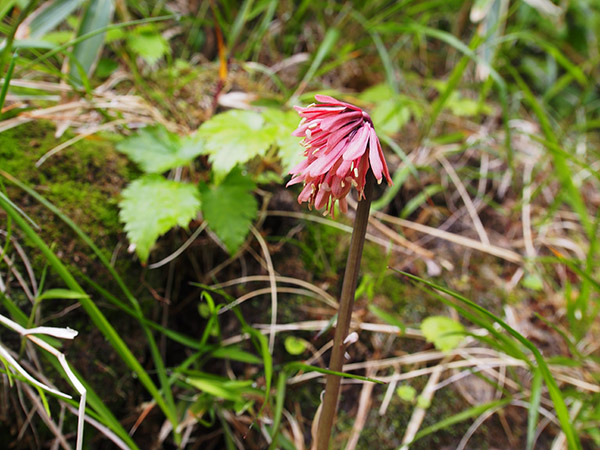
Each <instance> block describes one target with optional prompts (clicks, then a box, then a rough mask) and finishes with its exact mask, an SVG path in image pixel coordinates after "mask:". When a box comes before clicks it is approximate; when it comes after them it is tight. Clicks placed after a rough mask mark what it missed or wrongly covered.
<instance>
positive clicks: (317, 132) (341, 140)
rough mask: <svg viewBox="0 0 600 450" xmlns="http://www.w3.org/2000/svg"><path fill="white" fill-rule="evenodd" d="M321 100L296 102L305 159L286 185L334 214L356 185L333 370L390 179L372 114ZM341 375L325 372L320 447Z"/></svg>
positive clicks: (339, 363)
mask: <svg viewBox="0 0 600 450" xmlns="http://www.w3.org/2000/svg"><path fill="white" fill-rule="evenodd" d="M315 99H316V100H317V102H318V103H313V104H311V105H309V106H307V107H306V108H302V107H299V106H296V107H295V108H296V111H298V114H299V115H300V117H302V120H301V121H300V125H299V126H298V128H297V129H296V130H295V131H294V133H293V135H294V136H300V137H304V139H303V140H302V142H301V145H302V146H303V147H304V159H303V160H302V161H301V162H300V163H299V164H298V165H296V166H295V167H294V168H293V169H292V170H290V173H291V174H292V175H293V177H292V179H291V180H290V181H289V182H288V184H287V186H291V185H294V184H299V183H302V184H303V185H304V187H303V189H302V192H300V195H298V203H303V202H307V203H308V206H309V208H310V207H313V206H314V207H315V208H316V209H323V208H325V214H331V215H332V216H333V214H334V211H335V204H336V202H337V204H338V206H339V210H340V211H341V212H343V213H345V212H347V210H348V203H347V202H346V196H347V195H348V193H349V192H350V190H351V189H352V187H354V188H355V189H356V192H357V194H358V207H357V209H356V217H355V219H354V229H353V231H352V239H351V240H350V251H349V253H348V261H347V263H346V272H345V273H344V280H343V284H342V294H341V297H340V304H339V310H338V319H337V326H336V328H335V337H334V339H333V349H332V351H331V359H330V361H329V370H331V371H333V372H338V373H339V372H342V368H343V366H344V354H345V339H346V337H347V336H348V330H349V328H350V319H351V318H352V307H353V305H354V295H355V292H356V283H357V281H358V272H359V270H360V260H361V258H362V251H363V247H364V243H365V236H366V234H367V225H368V223H369V209H370V207H371V200H372V197H373V186H374V184H375V180H377V182H378V183H379V182H381V181H382V180H384V179H385V180H386V181H387V183H388V184H389V185H391V184H392V179H391V177H390V172H389V170H388V167H387V163H386V162H385V157H384V155H383V150H382V149H381V144H380V142H379V138H378V137H377V133H376V132H375V128H374V126H373V121H372V120H371V117H370V116H369V114H367V113H366V112H365V111H363V110H362V109H360V108H359V107H357V106H354V105H352V104H350V103H345V102H341V101H339V100H336V99H335V98H333V97H329V96H327V95H316V96H315ZM340 385H341V378H340V376H339V375H332V374H328V375H327V382H326V386H325V397H324V399H323V403H322V405H321V412H320V414H317V416H318V418H315V423H313V426H315V425H316V426H317V437H316V444H317V446H316V447H317V450H327V449H328V447H329V439H330V437H331V431H332V428H333V422H334V420H335V416H336V412H337V404H338V399H339V393H340Z"/></svg>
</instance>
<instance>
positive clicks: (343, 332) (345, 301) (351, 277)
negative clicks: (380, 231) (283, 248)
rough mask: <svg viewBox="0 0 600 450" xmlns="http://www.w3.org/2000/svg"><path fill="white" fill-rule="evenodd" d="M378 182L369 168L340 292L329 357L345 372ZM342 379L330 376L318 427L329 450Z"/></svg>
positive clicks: (320, 444)
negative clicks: (347, 342)
mask: <svg viewBox="0 0 600 450" xmlns="http://www.w3.org/2000/svg"><path fill="white" fill-rule="evenodd" d="M374 182H375V178H374V176H373V174H372V173H371V171H369V172H368V174H367V180H366V183H365V189H364V198H363V199H362V200H360V201H359V202H358V206H357V208H356V217H355V219H354V228H353V230H352V238H351V240H350V250H349V252H348V260H347V262H346V271H345V273H344V281H343V284H342V294H341V296H340V305H339V310H338V319H337V325H336V327H335V335H334V338H333V348H332V351H331V359H330V360H329V370H332V371H334V372H341V371H342V368H343V365H344V353H345V345H344V340H345V339H346V336H348V330H349V328H350V319H351V318H352V308H353V306H354V294H355V292H356V283H357V281H358V272H359V270H360V260H361V258H362V252H363V247H364V243H365V235H366V233H367V225H368V223H369V210H370V208H371V200H372V198H373V185H374ZM341 381H342V380H341V377H340V376H339V375H331V374H329V375H327V377H326V384H325V396H324V398H323V406H322V409H321V415H320V418H319V425H318V429H317V450H328V448H329V439H330V437H331V431H332V429H333V422H334V420H335V416H336V412H337V405H338V400H339V396H340V384H341Z"/></svg>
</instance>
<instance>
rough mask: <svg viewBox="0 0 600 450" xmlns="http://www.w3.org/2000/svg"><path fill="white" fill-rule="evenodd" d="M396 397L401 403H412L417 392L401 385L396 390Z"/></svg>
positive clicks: (406, 385) (412, 388)
mask: <svg viewBox="0 0 600 450" xmlns="http://www.w3.org/2000/svg"><path fill="white" fill-rule="evenodd" d="M396 395H397V396H398V397H400V399H402V400H403V401H405V402H409V403H412V402H413V401H414V400H415V398H417V390H416V389H415V388H414V387H412V386H411V385H410V384H403V385H402V386H400V387H399V388H398V389H396Z"/></svg>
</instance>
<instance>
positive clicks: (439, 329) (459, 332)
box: [421, 316, 465, 352]
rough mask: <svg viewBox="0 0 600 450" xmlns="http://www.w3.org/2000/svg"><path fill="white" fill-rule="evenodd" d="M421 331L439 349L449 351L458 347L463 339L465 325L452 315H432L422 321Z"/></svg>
mask: <svg viewBox="0 0 600 450" xmlns="http://www.w3.org/2000/svg"><path fill="white" fill-rule="evenodd" d="M421 331H422V332H423V335H424V336H425V339H427V341H428V342H431V343H433V345H435V347H436V348H437V349H438V350H441V351H443V352H448V351H450V350H452V349H455V348H456V347H458V345H459V344H460V342H461V341H462V340H463V338H464V333H465V327H463V326H462V324H461V323H459V322H457V321H456V320H453V319H451V318H450V317H445V316H431V317H427V318H426V319H425V320H424V321H423V322H422V323H421Z"/></svg>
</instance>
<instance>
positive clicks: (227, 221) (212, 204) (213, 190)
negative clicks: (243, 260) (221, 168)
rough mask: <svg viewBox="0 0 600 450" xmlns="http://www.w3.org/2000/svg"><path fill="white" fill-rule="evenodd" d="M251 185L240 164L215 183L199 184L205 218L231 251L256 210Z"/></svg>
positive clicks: (241, 238) (241, 240) (247, 229)
mask: <svg viewBox="0 0 600 450" xmlns="http://www.w3.org/2000/svg"><path fill="white" fill-rule="evenodd" d="M253 189H254V183H253V182H252V180H251V179H250V178H249V177H247V176H244V175H242V172H241V170H240V169H239V168H235V169H233V170H232V171H231V172H229V174H228V175H227V176H226V177H225V179H224V180H223V182H222V183H221V184H219V185H217V186H212V187H210V188H209V187H207V186H201V192H202V214H203V215H204V219H205V220H206V222H207V223H208V226H209V227H210V228H211V229H212V230H213V231H214V232H215V233H216V234H217V236H218V237H219V239H221V240H222V241H223V243H224V244H225V247H227V250H228V251H229V252H230V253H232V254H233V253H235V252H236V251H237V249H238V248H239V247H240V245H242V244H243V242H244V239H246V235H247V234H248V231H249V229H250V225H251V223H252V221H253V220H254V218H255V217H256V212H257V211H258V203H257V202H256V199H255V198H254V197H253V196H252V190H253Z"/></svg>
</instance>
